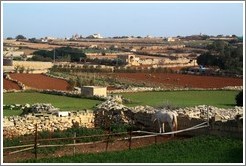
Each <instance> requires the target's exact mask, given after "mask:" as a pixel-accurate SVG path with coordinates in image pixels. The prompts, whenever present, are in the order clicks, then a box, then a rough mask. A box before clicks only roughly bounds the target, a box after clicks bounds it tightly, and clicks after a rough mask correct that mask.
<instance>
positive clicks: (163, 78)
mask: <svg viewBox="0 0 246 166" xmlns="http://www.w3.org/2000/svg"><path fill="white" fill-rule="evenodd" d="M113 76H114V77H116V78H117V79H128V80H131V81H135V82H138V83H140V82H141V83H143V84H146V83H149V84H150V83H152V84H153V85H155V86H167V87H190V88H205V89H207V88H223V87H226V86H243V79H241V78H231V77H218V76H217V77H216V76H198V75H188V74H187V75H185V74H172V73H114V74H113Z"/></svg>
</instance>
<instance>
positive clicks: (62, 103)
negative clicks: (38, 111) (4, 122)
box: [3, 92, 102, 116]
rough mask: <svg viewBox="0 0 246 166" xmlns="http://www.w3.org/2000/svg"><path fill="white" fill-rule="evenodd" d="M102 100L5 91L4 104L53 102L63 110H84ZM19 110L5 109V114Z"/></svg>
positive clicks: (15, 112)
mask: <svg viewBox="0 0 246 166" xmlns="http://www.w3.org/2000/svg"><path fill="white" fill-rule="evenodd" d="M101 102H102V101H99V100H91V99H81V98H73V97H66V96H58V95H50V94H43V93H36V92H23V93H4V94H3V104H26V103H29V104H34V103H51V104H52V105H53V106H55V107H57V108H60V109H61V110H82V109H91V108H92V107H93V106H95V105H96V104H98V103H101ZM18 113H21V111H20V112H18V110H4V112H3V114H4V115H5V116H8V115H12V114H15V115H16V114H18Z"/></svg>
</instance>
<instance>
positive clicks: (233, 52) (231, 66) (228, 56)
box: [197, 41, 243, 75]
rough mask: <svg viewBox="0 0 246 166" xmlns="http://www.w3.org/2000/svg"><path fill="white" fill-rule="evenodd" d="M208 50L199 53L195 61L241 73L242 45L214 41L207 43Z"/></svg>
mask: <svg viewBox="0 0 246 166" xmlns="http://www.w3.org/2000/svg"><path fill="white" fill-rule="evenodd" d="M207 48H208V50H209V51H208V52H205V53H203V54H201V55H200V56H199V57H198V58H197V63H198V64H199V65H203V66H216V67H219V68H220V69H222V70H224V71H227V72H230V73H235V74H241V75H242V74H243V46H242V45H238V46H233V45H232V44H230V43H228V42H224V41H215V42H214V43H213V44H212V45H209V46H208V47H207Z"/></svg>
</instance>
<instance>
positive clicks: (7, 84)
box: [3, 78, 21, 90]
mask: <svg viewBox="0 0 246 166" xmlns="http://www.w3.org/2000/svg"><path fill="white" fill-rule="evenodd" d="M3 89H5V90H13V89H15V90H21V87H20V86H19V85H18V84H17V83H16V82H14V81H10V80H7V79H5V78H4V79H3Z"/></svg>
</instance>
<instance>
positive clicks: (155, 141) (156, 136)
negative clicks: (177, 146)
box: [155, 135, 157, 144]
mask: <svg viewBox="0 0 246 166" xmlns="http://www.w3.org/2000/svg"><path fill="white" fill-rule="evenodd" d="M156 143H157V135H155V144H156Z"/></svg>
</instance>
